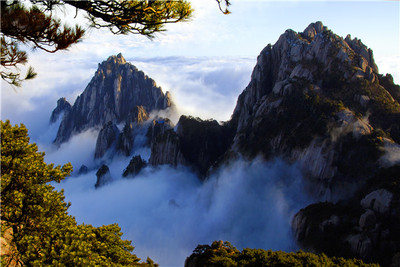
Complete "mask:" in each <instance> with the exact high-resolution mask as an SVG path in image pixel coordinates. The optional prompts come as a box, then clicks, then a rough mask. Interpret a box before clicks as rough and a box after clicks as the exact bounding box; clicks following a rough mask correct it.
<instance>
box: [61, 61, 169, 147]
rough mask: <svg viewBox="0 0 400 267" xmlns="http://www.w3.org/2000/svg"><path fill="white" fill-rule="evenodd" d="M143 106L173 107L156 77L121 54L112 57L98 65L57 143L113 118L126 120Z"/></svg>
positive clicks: (154, 107) (69, 115)
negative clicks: (132, 111) (131, 112)
mask: <svg viewBox="0 0 400 267" xmlns="http://www.w3.org/2000/svg"><path fill="white" fill-rule="evenodd" d="M136 106H142V107H143V108H144V109H145V110H146V112H148V113H149V112H151V111H153V110H163V109H166V108H168V107H170V106H171V99H170V95H169V94H164V93H163V92H162V90H161V88H160V87H158V86H157V85H156V83H155V82H154V80H152V79H151V78H149V77H148V76H146V75H145V74H144V73H143V72H142V71H139V70H138V69H137V68H136V67H135V66H133V65H131V64H130V63H127V62H126V61H125V59H124V58H123V57H122V55H121V54H119V55H117V56H111V57H109V58H108V59H107V60H106V61H104V62H103V63H101V64H99V67H98V69H97V71H96V73H95V75H94V77H93V78H92V80H91V81H90V82H89V84H88V85H87V87H86V89H85V90H84V92H83V93H82V94H81V95H80V96H78V98H77V99H76V101H75V103H74V105H73V106H72V109H71V111H70V112H69V113H68V114H67V116H65V117H64V119H63V120H62V122H61V125H60V128H59V129H58V132H57V137H56V139H55V140H54V143H56V144H61V143H63V142H65V141H67V140H68V139H69V138H70V137H71V135H73V134H76V133H79V132H82V131H84V130H86V129H89V128H92V127H102V126H103V125H104V124H105V123H107V122H109V121H112V122H113V123H115V124H119V123H121V122H125V121H127V120H128V118H129V116H130V111H131V110H132V108H134V107H136Z"/></svg>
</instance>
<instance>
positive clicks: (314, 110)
mask: <svg viewBox="0 0 400 267" xmlns="http://www.w3.org/2000/svg"><path fill="white" fill-rule="evenodd" d="M383 78H384V77H383V76H382V75H379V73H378V67H377V66H376V64H375V62H374V58H373V53H372V50H371V49H369V48H367V47H366V46H365V45H364V44H363V43H362V42H361V41H360V40H358V39H356V38H355V39H352V38H351V37H350V36H347V37H346V38H342V37H340V36H338V35H336V34H334V33H333V32H332V31H330V30H329V29H328V28H327V27H326V26H324V25H323V24H322V23H321V22H316V23H311V24H310V25H309V26H308V27H307V28H306V29H305V30H304V31H303V32H295V31H293V30H287V31H286V32H285V33H284V34H282V35H281V36H280V38H279V39H278V41H277V42H276V43H275V44H274V45H268V46H267V47H265V48H264V49H263V50H262V51H261V53H260V55H259V56H258V59H257V64H256V66H255V67H254V70H253V73H252V76H251V81H250V83H249V85H248V86H247V87H246V89H245V90H244V91H243V92H242V94H241V95H240V96H239V98H238V100H237V105H236V108H235V110H234V113H233V115H232V121H231V123H232V124H235V125H236V134H235V137H234V140H233V144H232V147H231V149H230V150H231V151H234V152H237V153H240V154H243V155H245V156H247V157H250V158H253V157H255V156H257V155H259V154H262V155H263V156H264V157H265V158H267V159H269V158H273V157H277V156H278V157H283V158H285V159H287V160H289V161H290V162H299V163H300V165H301V167H302V169H303V171H304V173H305V174H306V177H308V178H309V179H310V180H312V181H313V185H312V187H311V188H310V190H311V191H312V193H313V195H317V196H319V197H320V198H321V199H325V200H335V199H336V200H337V199H339V198H342V197H343V195H345V194H348V193H351V192H352V190H353V189H354V188H357V187H358V186H359V185H360V184H362V183H364V181H365V180H366V178H368V177H371V175H373V173H374V169H376V168H377V167H378V166H379V164H378V161H377V159H378V158H379V157H380V156H381V155H380V152H379V148H378V147H379V146H380V145H381V144H378V143H379V140H378V139H374V138H375V137H372V136H373V135H374V134H376V132H375V130H374V129H376V128H381V129H384V130H385V131H389V132H390V131H392V132H391V135H392V136H397V135H398V130H397V128H396V126H395V125H396V124H397V123H398V121H399V116H397V117H396V115H395V114H397V113H398V111H399V103H398V102H397V101H395V100H394V99H393V98H392V96H391V94H390V93H389V91H387V90H386V88H385V87H383V86H382V85H381V84H380V83H379V81H380V80H382V79H383ZM392 84H393V83H392ZM383 99H385V100H383ZM378 103H380V104H378ZM385 105H388V106H390V107H385V108H383V109H386V110H389V109H390V110H391V111H389V112H386V113H385V114H383V113H384V112H382V106H385ZM378 106H380V107H378ZM396 110H397V113H396ZM372 139H374V140H376V142H375V141H372ZM397 141H400V140H397ZM349 147H351V148H352V151H350V150H349ZM361 162H362V163H361ZM315 184H317V186H315Z"/></svg>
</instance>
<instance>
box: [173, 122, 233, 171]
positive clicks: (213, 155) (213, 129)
mask: <svg viewBox="0 0 400 267" xmlns="http://www.w3.org/2000/svg"><path fill="white" fill-rule="evenodd" d="M176 132H177V135H178V136H179V141H180V149H181V151H182V155H183V157H184V158H185V161H186V162H187V164H189V165H191V166H193V168H194V170H195V171H196V172H197V173H198V174H199V175H200V177H202V178H204V177H206V176H207V173H208V171H209V170H210V168H211V167H213V166H214V165H216V164H218V163H219V162H218V161H219V160H220V159H222V157H223V156H224V154H225V153H226V152H227V150H228V149H229V147H230V145H231V143H232V139H233V130H232V128H231V125H230V124H229V123H224V124H222V125H220V124H219V123H218V122H217V121H215V120H201V119H199V118H193V117H187V116H181V118H180V119H179V122H178V124H177V130H176Z"/></svg>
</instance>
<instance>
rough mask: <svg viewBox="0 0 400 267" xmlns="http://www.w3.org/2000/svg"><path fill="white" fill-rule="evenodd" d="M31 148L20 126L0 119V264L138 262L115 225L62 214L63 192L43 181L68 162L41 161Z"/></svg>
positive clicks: (60, 173) (65, 169) (57, 175)
mask: <svg viewBox="0 0 400 267" xmlns="http://www.w3.org/2000/svg"><path fill="white" fill-rule="evenodd" d="M37 149H38V148H37V146H36V145H35V144H29V137H28V131H27V129H26V128H25V126H23V125H21V126H14V127H13V126H11V125H10V122H9V121H6V122H1V168H2V169H1V171H2V174H1V236H2V237H7V238H6V239H7V244H6V245H5V247H6V248H7V249H8V250H9V251H11V254H8V255H7V254H6V255H3V256H2V264H4V265H5V266H7V265H8V264H9V263H14V264H15V263H20V264H24V265H27V266H89V265H92V266H96V265H97V266H100V265H101V266H133V265H139V260H140V259H139V258H138V257H136V255H134V254H131V251H132V250H133V246H132V245H131V242H130V241H125V240H122V239H121V236H122V233H121V232H120V230H121V229H120V227H119V226H118V225H117V224H112V225H107V226H102V227H97V228H96V227H93V226H91V225H85V224H83V225H77V223H76V221H75V218H74V217H72V216H70V215H68V212H67V211H68V207H69V205H70V204H67V203H66V202H65V201H64V194H63V192H62V191H61V192H58V191H55V190H54V187H53V186H51V185H50V184H48V183H49V182H54V181H56V182H60V181H61V180H63V179H64V178H65V177H66V176H68V175H69V174H70V173H71V171H72V166H71V164H69V163H68V164H66V165H64V166H62V167H61V166H57V167H54V165H53V164H46V163H45V162H44V153H39V152H38V151H37ZM150 266H151V265H150Z"/></svg>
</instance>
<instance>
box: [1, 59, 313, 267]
mask: <svg viewBox="0 0 400 267" xmlns="http://www.w3.org/2000/svg"><path fill="white" fill-rule="evenodd" d="M127 60H128V61H130V62H132V63H133V64H134V65H135V66H137V67H138V68H139V69H140V70H143V71H144V72H145V73H146V74H147V75H148V76H150V77H151V78H153V79H154V80H155V81H156V82H157V84H158V85H160V86H161V87H162V88H163V90H164V91H166V90H168V91H170V92H171V94H172V97H173V100H174V102H175V104H176V105H177V107H178V113H179V114H187V115H193V116H197V117H201V118H202V119H208V118H214V119H217V120H219V121H226V120H229V119H230V115H231V114H232V112H233V109H234V107H235V105H236V99H237V97H238V95H239V94H240V92H241V91H242V90H243V89H244V88H245V87H246V85H247V83H248V81H249V80H250V76H251V71H252V68H253V66H254V65H255V59H254V58H232V57H225V58H215V57H214V58H187V57H169V58H136V59H129V58H127ZM77 66H80V65H77ZM96 68H97V63H96V64H94V62H93V64H90V63H88V62H86V63H85V64H83V65H81V66H80V67H79V68H78V67H77V68H76V69H73V70H70V72H71V71H73V72H74V73H75V72H76V73H81V74H77V75H76V76H75V77H76V78H75V79H73V80H71V79H68V78H67V77H71V73H67V72H66V69H65V66H59V67H57V66H56V67H54V70H53V73H52V75H51V76H49V77H38V78H37V80H36V81H35V83H30V82H27V86H26V87H24V89H15V90H12V89H9V90H8V91H7V90H3V95H2V105H3V106H2V116H1V117H2V119H3V120H4V119H10V120H11V123H12V124H19V123H24V124H25V125H26V126H27V128H28V129H29V134H30V137H31V141H32V142H36V143H37V144H38V146H39V150H40V151H45V152H46V156H45V160H46V161H47V162H48V163H55V164H60V165H62V164H65V163H67V162H71V163H72V165H73V166H74V170H75V171H74V172H73V174H72V176H71V177H68V178H67V179H66V180H64V181H63V182H62V183H60V184H54V186H55V187H56V189H57V190H61V189H64V193H65V196H66V201H69V202H71V204H72V205H71V207H70V209H69V213H70V214H71V215H73V216H75V218H76V219H77V221H78V223H87V224H93V225H95V226H100V225H104V224H111V223H118V224H119V225H120V226H121V228H122V232H123V233H124V235H123V238H124V239H128V240H132V244H133V245H134V246H135V250H134V253H135V254H137V255H138V256H139V257H141V258H142V259H146V257H148V256H149V257H151V258H152V259H154V260H155V261H156V262H158V263H160V264H161V265H162V266H182V265H183V263H184V260H185V258H186V257H187V256H189V255H190V254H191V252H192V251H193V250H194V248H195V247H196V246H197V245H199V244H210V243H211V242H212V241H214V240H226V241H230V242H231V243H232V244H234V245H235V246H237V247H238V248H244V247H253V248H264V249H274V250H286V251H292V250H296V248H297V247H296V245H295V243H294V240H293V238H292V233H291V228H290V221H291V218H292V216H293V215H294V214H295V212H297V211H298V210H299V209H300V208H302V207H304V206H306V205H307V204H308V203H310V200H309V198H308V197H307V196H306V194H305V193H304V192H305V190H303V189H302V188H303V184H302V176H301V173H300V171H299V168H298V167H297V166H296V165H288V164H286V163H284V162H282V161H281V160H279V159H276V160H274V161H272V162H265V161H263V160H262V159H261V158H258V159H256V160H254V161H251V162H249V161H245V160H241V159H238V160H237V161H235V162H232V163H230V164H229V165H225V166H222V167H221V168H220V169H218V170H217V171H216V172H214V173H213V174H212V175H211V176H210V177H209V178H208V179H207V180H206V181H205V182H201V181H200V180H199V178H198V177H197V176H196V175H195V174H194V173H193V172H192V171H191V170H190V169H189V168H188V167H185V166H178V167H176V168H173V167H170V166H159V167H148V168H146V169H145V170H143V171H142V172H141V173H140V174H139V175H138V176H137V177H135V178H131V179H126V178H122V175H121V174H122V172H123V170H124V168H126V166H127V165H128V163H129V161H130V158H129V157H121V156H114V157H110V158H108V159H103V160H94V150H95V144H96V138H97V134H98V129H89V130H87V131H85V132H82V133H80V134H78V135H75V136H73V137H72V138H71V139H70V140H69V141H68V142H66V143H63V144H62V145H61V146H60V147H55V146H54V145H53V144H52V141H53V140H54V138H55V136H56V133H57V129H58V126H59V124H60V120H59V121H57V122H56V123H53V124H49V118H50V114H51V111H52V110H53V109H54V108H55V106H56V101H57V99H58V98H59V97H62V96H65V97H66V98H67V99H68V100H69V101H70V102H71V104H73V103H74V101H75V98H76V97H77V96H78V95H79V94H80V93H82V92H83V90H84V88H85V86H86V85H87V83H88V82H89V80H90V79H89V78H90V77H91V76H92V75H93V73H94V72H95V69H96ZM39 71H40V70H39ZM88 77H89V78H88ZM49 84H57V89H54V88H52V87H51V86H50V85H49ZM32 85H34V86H32ZM29 90H30V91H29ZM15 107H19V108H15ZM178 117H179V116H175V119H174V120H175V121H177V118H178ZM141 144H142V143H140V142H139V143H138V144H137V146H136V148H135V151H134V152H133V155H135V154H140V155H142V157H143V158H144V159H148V158H149V155H150V150H149V148H146V147H143V146H141ZM102 162H105V163H107V165H108V166H109V168H110V172H111V176H112V177H113V182H112V183H111V184H108V185H106V186H104V187H101V188H99V189H95V187H94V184H95V183H96V171H97V169H98V167H99V165H100V164H101V163H102ZM82 164H85V165H86V166H88V167H89V169H90V171H89V172H88V173H86V174H83V175H78V170H79V168H80V166H81V165H82Z"/></svg>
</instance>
